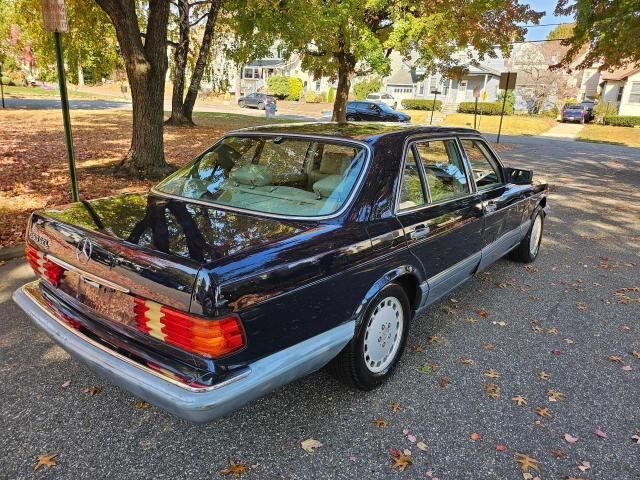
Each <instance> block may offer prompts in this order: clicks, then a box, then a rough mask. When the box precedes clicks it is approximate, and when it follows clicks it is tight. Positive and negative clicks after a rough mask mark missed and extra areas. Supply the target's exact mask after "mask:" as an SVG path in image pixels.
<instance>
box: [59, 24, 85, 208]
mask: <svg viewBox="0 0 640 480" xmlns="http://www.w3.org/2000/svg"><path fill="white" fill-rule="evenodd" d="M53 40H54V43H55V46H56V60H57V63H58V85H59V86H60V102H61V103H62V121H63V122H64V136H65V142H66V144H67V158H68V159H69V176H70V177H71V197H72V198H73V201H74V202H77V201H79V200H80V195H78V178H77V177H76V159H75V155H74V153H73V136H72V135H71V117H70V116H69V98H68V97H67V82H66V80H65V76H64V61H63V59H62V41H61V39H60V32H53Z"/></svg>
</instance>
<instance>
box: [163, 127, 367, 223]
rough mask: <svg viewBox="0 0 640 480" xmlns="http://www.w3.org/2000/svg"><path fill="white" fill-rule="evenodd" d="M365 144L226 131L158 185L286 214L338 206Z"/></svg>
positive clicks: (358, 166) (352, 183)
mask: <svg viewBox="0 0 640 480" xmlns="http://www.w3.org/2000/svg"><path fill="white" fill-rule="evenodd" d="M365 159H366V150H365V149H364V148H363V147H362V146H360V145H355V144H349V143H337V142H331V141H324V140H317V139H305V138H297V137H296V138H292V137H282V136H246V137H242V136H233V137H227V138H225V139H223V140H222V141H220V142H218V143H217V144H216V145H214V146H213V147H212V148H211V149H210V150H208V151H207V152H205V153H204V154H202V155H200V156H199V157H198V158H196V159H195V160H194V161H193V162H191V163H190V164H188V165H186V166H185V167H183V168H181V169H180V170H178V171H177V172H176V173H174V174H173V175H171V176H170V177H169V178H167V179H166V180H163V181H162V182H161V183H160V184H159V185H158V186H157V187H156V188H155V189H156V190H157V191H159V192H162V193H167V194H171V195H177V196H179V197H183V198H188V199H194V200H203V201H207V202H208V203H211V204H218V205H222V206H230V207H234V208H240V209H243V210H252V211H256V212H264V213H271V214H277V215H283V216H296V217H317V216H325V215H330V214H332V213H335V212H337V211H338V210H340V208H341V207H342V206H343V205H344V204H345V202H346V201H347V199H348V197H349V195H350V193H351V191H352V190H353V188H354V186H355V183H356V181H357V179H358V177H359V176H360V175H361V173H362V169H363V168H364V163H365Z"/></svg>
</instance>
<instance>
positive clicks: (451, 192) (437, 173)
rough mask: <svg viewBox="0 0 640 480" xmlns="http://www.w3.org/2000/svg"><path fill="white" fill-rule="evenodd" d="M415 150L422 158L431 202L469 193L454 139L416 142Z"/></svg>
mask: <svg viewBox="0 0 640 480" xmlns="http://www.w3.org/2000/svg"><path fill="white" fill-rule="evenodd" d="M416 150H417V152H418V154H419V155H420V159H421V160H422V165H423V167H424V172H425V176H426V180H427V187H428V190H429V197H430V201H431V202H442V201H446V200H450V199H454V198H457V197H463V196H465V195H467V194H469V192H470V190H469V183H468V182H467V176H466V174H465V169H464V164H463V162H462V156H461V155H460V151H459V150H458V147H457V145H456V142H455V140H430V141H422V142H417V143H416Z"/></svg>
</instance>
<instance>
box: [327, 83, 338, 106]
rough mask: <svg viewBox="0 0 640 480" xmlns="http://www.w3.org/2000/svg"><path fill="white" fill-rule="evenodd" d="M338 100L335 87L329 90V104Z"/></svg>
mask: <svg viewBox="0 0 640 480" xmlns="http://www.w3.org/2000/svg"><path fill="white" fill-rule="evenodd" d="M335 99H336V89H335V88H333V87H330V88H329V94H328V95H327V102H329V103H333V102H334V101H335Z"/></svg>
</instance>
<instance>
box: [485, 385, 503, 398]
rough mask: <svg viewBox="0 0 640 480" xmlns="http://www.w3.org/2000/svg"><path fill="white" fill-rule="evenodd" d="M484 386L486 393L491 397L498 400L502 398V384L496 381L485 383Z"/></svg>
mask: <svg viewBox="0 0 640 480" xmlns="http://www.w3.org/2000/svg"><path fill="white" fill-rule="evenodd" d="M482 388H484V391H485V393H486V394H487V396H488V397H489V398H492V399H493V400H496V399H498V398H500V386H499V385H496V384H495V383H483V384H482Z"/></svg>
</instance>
